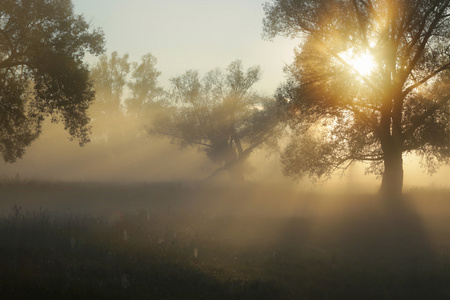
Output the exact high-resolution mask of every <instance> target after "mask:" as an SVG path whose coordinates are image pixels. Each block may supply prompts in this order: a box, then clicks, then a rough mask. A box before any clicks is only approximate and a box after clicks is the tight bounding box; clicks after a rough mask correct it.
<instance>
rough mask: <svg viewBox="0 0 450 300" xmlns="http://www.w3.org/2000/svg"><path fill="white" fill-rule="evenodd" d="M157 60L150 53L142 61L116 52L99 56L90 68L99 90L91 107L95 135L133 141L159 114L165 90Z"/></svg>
mask: <svg viewBox="0 0 450 300" xmlns="http://www.w3.org/2000/svg"><path fill="white" fill-rule="evenodd" d="M156 63H157V59H156V57H154V56H153V55H152V54H151V53H147V54H145V55H143V56H142V57H141V60H140V62H130V61H129V55H128V54H124V55H119V54H118V53H117V52H116V51H114V52H112V53H111V54H110V55H109V56H108V55H106V54H104V55H102V56H100V58H99V60H98V61H97V62H96V63H95V64H94V65H93V67H92V69H91V79H92V81H93V83H94V88H95V91H96V96H95V101H94V103H93V105H92V106H91V109H90V113H91V116H92V125H93V132H94V134H93V135H94V137H95V138H98V137H101V140H104V141H109V142H110V141H111V140H116V142H117V143H124V141H125V139H124V138H126V139H127V140H128V142H130V140H129V139H132V138H133V137H136V134H138V132H139V131H142V130H143V129H144V126H145V125H146V124H148V123H149V122H151V120H152V119H153V118H154V116H155V115H157V113H158V111H159V110H160V108H161V105H160V104H159V101H160V100H161V98H162V97H163V96H164V95H165V92H164V90H163V89H162V87H160V86H159V83H158V77H159V76H160V74H161V72H160V71H158V69H157V68H156ZM120 141H122V142H120Z"/></svg>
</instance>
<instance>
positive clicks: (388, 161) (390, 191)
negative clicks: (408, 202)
mask: <svg viewBox="0 0 450 300" xmlns="http://www.w3.org/2000/svg"><path fill="white" fill-rule="evenodd" d="M402 189H403V158H402V152H401V150H400V151H395V150H394V151H389V152H388V153H386V152H385V158H384V173H383V179H382V181H381V188H380V193H381V195H382V196H383V197H385V198H386V199H388V200H400V198H401V197H402Z"/></svg>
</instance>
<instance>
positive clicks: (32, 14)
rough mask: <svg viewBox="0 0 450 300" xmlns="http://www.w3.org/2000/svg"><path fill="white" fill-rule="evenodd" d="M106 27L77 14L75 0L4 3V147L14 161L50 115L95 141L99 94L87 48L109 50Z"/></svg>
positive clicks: (0, 126) (0, 114)
mask: <svg viewBox="0 0 450 300" xmlns="http://www.w3.org/2000/svg"><path fill="white" fill-rule="evenodd" d="M103 44H104V41H103V33H102V32H101V31H100V30H90V28H89V24H88V23H86V22H85V21H84V19H83V17H82V16H79V15H75V14H74V12H73V5H72V3H71V1H70V0H62V1H61V0H58V1H56V0H33V1H30V0H23V1H17V0H2V1H1V3H0V153H1V155H2V156H3V159H4V160H5V161H8V162H13V161H15V160H16V159H17V158H20V157H21V156H22V155H23V153H24V151H25V148H26V147H27V146H29V145H30V144H31V142H32V141H33V140H35V139H36V138H37V137H38V136H39V134H40V130H41V124H42V121H43V120H44V118H45V117H47V116H51V117H52V121H54V122H58V121H62V122H63V123H64V127H65V129H66V130H67V131H68V132H69V134H70V135H71V137H72V138H73V139H76V140H78V142H79V143H80V145H84V144H85V143H86V142H88V141H89V130H90V128H89V125H88V123H89V117H88V115H87V113H86V112H87V109H88V107H89V105H90V104H91V102H92V100H93V98H94V91H93V88H92V85H91V82H90V80H89V71H88V68H87V66H86V65H85V64H84V63H83V61H82V60H83V57H84V55H85V53H86V52H89V53H91V54H93V55H98V54H100V53H102V52H103Z"/></svg>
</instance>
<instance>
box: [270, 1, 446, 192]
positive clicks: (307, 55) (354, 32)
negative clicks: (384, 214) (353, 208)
mask: <svg viewBox="0 0 450 300" xmlns="http://www.w3.org/2000/svg"><path fill="white" fill-rule="evenodd" d="M449 3H450V1H448V0H446V1H436V0H276V1H272V2H268V3H266V4H265V7H264V8H265V13H266V17H265V19H264V32H265V35H266V37H268V38H272V37H274V36H276V35H278V34H281V35H285V36H291V37H300V38H301V45H300V46H299V48H298V50H297V51H296V59H295V62H294V63H293V64H292V65H291V66H290V67H288V68H287V73H288V74H289V76H290V79H289V80H288V82H287V83H286V84H284V85H283V86H282V87H280V89H279V93H278V97H279V99H280V100H285V99H287V100H288V101H289V105H290V107H291V121H292V125H293V128H294V130H295V133H296V136H295V137H294V138H293V141H292V142H291V144H290V145H289V146H288V147H287V149H286V152H285V153H284V155H283V158H282V159H283V162H284V170H285V173H286V174H288V175H291V176H302V175H305V174H309V175H312V176H319V177H320V176H322V175H327V174H330V173H331V172H333V171H334V170H336V169H340V168H344V169H345V168H346V167H347V166H348V165H349V164H350V163H352V162H354V161H368V162H370V167H369V168H368V171H372V172H379V174H380V175H381V174H382V184H381V192H382V193H383V194H385V195H387V196H389V197H399V196H400V195H401V191H402V185H403V161H402V157H403V154H404V153H414V154H417V155H418V156H421V157H423V161H424V162H425V165H426V166H427V167H428V169H429V170H430V171H434V170H435V169H436V167H437V166H439V164H441V163H448V162H449V157H450V134H449V133H450V131H449V129H450V128H449V118H450V115H449V114H450V111H449V100H450V86H449V83H450V81H449V71H448V70H449V68H450V48H449V47H450V46H449V45H450V8H449ZM364 59H365V60H366V61H364ZM369 59H372V60H373V62H372V64H373V65H372V69H371V70H369V69H365V70H362V69H361V68H360V66H358V63H359V64H360V65H361V64H364V63H367V60H369Z"/></svg>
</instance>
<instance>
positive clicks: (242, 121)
mask: <svg viewBox="0 0 450 300" xmlns="http://www.w3.org/2000/svg"><path fill="white" fill-rule="evenodd" d="M260 75H261V71H260V68H259V67H258V66H255V67H251V68H249V69H247V70H246V71H245V70H244V68H243V66H242V63H241V61H239V60H237V61H234V62H232V63H231V64H230V65H229V66H228V68H227V69H226V72H223V71H222V70H220V69H215V70H212V71H210V72H208V73H207V74H206V75H205V76H204V77H203V78H200V75H199V73H198V72H197V71H193V70H190V71H187V72H186V73H184V74H183V75H181V76H178V77H175V78H172V80H171V83H172V93H171V95H170V96H169V97H168V98H167V100H166V101H165V105H166V112H167V114H166V115H165V117H162V118H160V119H159V120H157V121H156V122H155V123H154V124H153V127H152V128H151V129H150V130H149V133H150V134H156V135H160V136H163V137H169V138H171V139H172V141H173V142H175V143H177V144H178V145H180V146H182V147H186V146H192V147H196V148H197V149H199V150H200V151H202V152H204V153H205V154H206V155H207V157H208V158H209V159H210V160H211V161H213V162H215V163H217V164H219V165H220V167H219V168H218V169H216V170H215V171H214V173H213V174H211V176H210V177H212V176H214V175H216V174H217V173H219V172H221V171H225V170H227V171H229V173H230V175H231V178H232V179H234V180H235V181H241V180H243V169H242V168H243V164H244V162H245V161H246V160H247V158H248V157H249V156H250V154H251V153H252V152H253V151H254V150H255V149H257V148H258V147H261V146H262V145H264V144H268V143H270V142H273V141H274V140H276V136H277V133H280V128H281V126H279V122H278V120H279V119H278V109H279V108H278V107H277V106H276V103H274V101H271V100H270V99H267V98H264V97H262V96H260V95H258V94H256V93H255V92H252V91H251V87H252V86H253V85H254V83H255V82H257V81H258V80H259V78H260ZM210 177H208V178H210Z"/></svg>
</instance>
